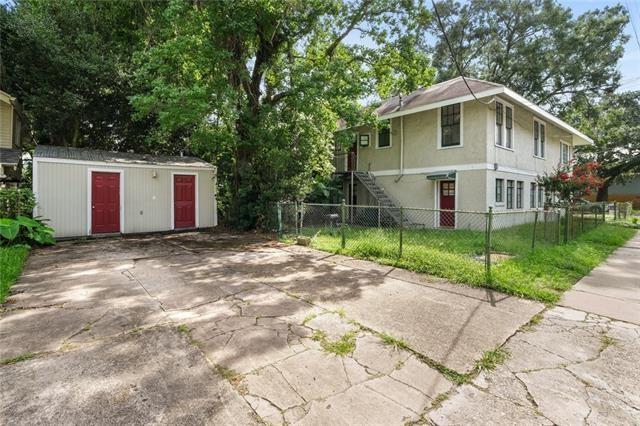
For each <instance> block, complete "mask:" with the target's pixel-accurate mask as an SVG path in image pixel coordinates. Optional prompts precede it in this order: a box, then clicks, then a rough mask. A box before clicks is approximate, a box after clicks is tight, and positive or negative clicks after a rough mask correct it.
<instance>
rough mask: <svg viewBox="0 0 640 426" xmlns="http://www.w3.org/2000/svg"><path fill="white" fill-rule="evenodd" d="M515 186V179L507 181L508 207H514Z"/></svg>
mask: <svg viewBox="0 0 640 426" xmlns="http://www.w3.org/2000/svg"><path fill="white" fill-rule="evenodd" d="M513 187H514V181H512V180H508V181H507V208H508V209H512V208H513Z"/></svg>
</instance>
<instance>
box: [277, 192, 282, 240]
mask: <svg viewBox="0 0 640 426" xmlns="http://www.w3.org/2000/svg"><path fill="white" fill-rule="evenodd" d="M276 212H277V215H278V238H282V203H281V202H280V201H278V203H277V204H276Z"/></svg>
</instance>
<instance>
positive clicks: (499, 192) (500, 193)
mask: <svg viewBox="0 0 640 426" xmlns="http://www.w3.org/2000/svg"><path fill="white" fill-rule="evenodd" d="M497 203H504V179H496V204H497Z"/></svg>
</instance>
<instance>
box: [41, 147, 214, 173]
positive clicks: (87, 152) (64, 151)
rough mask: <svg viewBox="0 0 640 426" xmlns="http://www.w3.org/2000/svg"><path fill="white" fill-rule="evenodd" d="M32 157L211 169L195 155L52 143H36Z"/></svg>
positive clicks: (209, 165)
mask: <svg viewBox="0 0 640 426" xmlns="http://www.w3.org/2000/svg"><path fill="white" fill-rule="evenodd" d="M34 158H39V159H41V158H55V159H63V160H71V161H74V162H75V161H78V162H100V163H113V164H125V165H126V164H131V165H136V164H138V165H140V164H150V165H163V166H176V167H197V168H209V169H212V168H214V166H212V165H211V164H210V163H207V162H206V161H204V160H201V159H199V158H196V157H179V156H164V155H147V154H134V153H131V152H115V151H102V150H97V149H88V148H70V147H64V146H53V145H37V146H36V149H35V152H34Z"/></svg>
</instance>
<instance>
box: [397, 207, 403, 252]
mask: <svg viewBox="0 0 640 426" xmlns="http://www.w3.org/2000/svg"><path fill="white" fill-rule="evenodd" d="M403 230H404V210H403V208H402V206H400V249H399V250H398V257H402V242H403V241H402V237H403V235H402V234H403V232H402V231H403Z"/></svg>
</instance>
